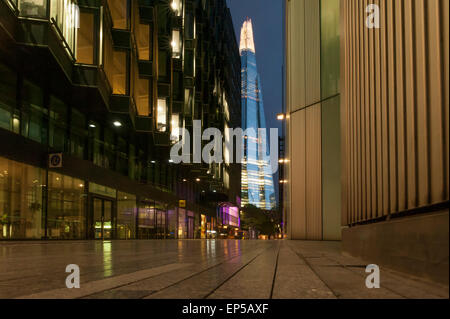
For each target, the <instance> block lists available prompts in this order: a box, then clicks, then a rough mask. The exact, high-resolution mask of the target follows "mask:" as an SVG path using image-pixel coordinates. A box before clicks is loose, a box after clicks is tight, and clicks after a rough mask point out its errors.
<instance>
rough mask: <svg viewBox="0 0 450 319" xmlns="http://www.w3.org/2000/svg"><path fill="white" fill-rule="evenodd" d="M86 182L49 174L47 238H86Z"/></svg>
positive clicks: (52, 173)
mask: <svg viewBox="0 0 450 319" xmlns="http://www.w3.org/2000/svg"><path fill="white" fill-rule="evenodd" d="M86 198H87V197H86V194H85V188H84V182H83V181H81V180H79V179H76V178H72V177H69V176H64V175H61V174H58V173H54V172H48V207H47V237H48V238H49V239H82V238H85V236H86V216H87V214H86V206H85V201H86Z"/></svg>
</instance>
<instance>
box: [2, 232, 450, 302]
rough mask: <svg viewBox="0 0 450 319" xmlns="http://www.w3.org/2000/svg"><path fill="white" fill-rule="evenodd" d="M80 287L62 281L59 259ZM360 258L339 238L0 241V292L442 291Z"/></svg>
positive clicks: (374, 294)
mask: <svg viewBox="0 0 450 319" xmlns="http://www.w3.org/2000/svg"><path fill="white" fill-rule="evenodd" d="M69 264H76V265H78V266H79V268H80V275H81V276H80V277H81V280H80V281H81V287H80V288H79V289H68V288H66V283H65V282H66V277H67V276H68V275H69V273H66V272H65V270H66V266H67V265H69ZM366 266H367V263H363V262H362V261H361V260H359V259H357V258H353V257H349V256H346V255H343V254H342V253H341V246H340V243H339V242H310V241H239V240H149V241H103V242H102V241H58V242H0V298H38V299H42V298H51V299H54V298H102V299H103V298H114V299H123V298H127V299H128V298H132V299H136V298H152V299H154V298H162V299H165V298H176V299H180V298H181V299H187V298H189V299H201V298H213V299H235V298H249V299H259V298H261V299H268V298H273V299H280V298H281V299H283V298H289V299H317V298H346V299H347V298H350V299H353V298H448V297H449V290H448V287H446V286H441V285H438V284H435V283H432V282H428V281H426V280H424V279H419V278H414V277H411V276H409V275H405V274H402V273H398V272H394V271H391V270H388V269H384V268H381V272H380V279H381V287H380V288H379V289H368V288H367V287H366V277H367V276H368V274H367V273H366V272H365V268H366Z"/></svg>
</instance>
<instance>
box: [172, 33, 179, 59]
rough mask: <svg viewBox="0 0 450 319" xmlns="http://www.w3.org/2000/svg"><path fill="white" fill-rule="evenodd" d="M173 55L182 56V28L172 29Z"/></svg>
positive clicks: (177, 57)
mask: <svg viewBox="0 0 450 319" xmlns="http://www.w3.org/2000/svg"><path fill="white" fill-rule="evenodd" d="M171 45H172V56H173V57H174V58H176V59H179V58H180V57H181V41H180V30H173V31H172V43H171Z"/></svg>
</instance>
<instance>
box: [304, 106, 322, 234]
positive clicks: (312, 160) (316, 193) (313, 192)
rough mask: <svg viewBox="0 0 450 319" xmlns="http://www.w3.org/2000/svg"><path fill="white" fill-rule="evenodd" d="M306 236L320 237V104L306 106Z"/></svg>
mask: <svg viewBox="0 0 450 319" xmlns="http://www.w3.org/2000/svg"><path fill="white" fill-rule="evenodd" d="M305 154H306V214H307V215H306V234H307V236H306V238H307V239H311V240H321V239H322V169H321V163H322V158H321V157H322V156H321V106H320V104H316V105H314V106H311V107H308V108H306V153H305Z"/></svg>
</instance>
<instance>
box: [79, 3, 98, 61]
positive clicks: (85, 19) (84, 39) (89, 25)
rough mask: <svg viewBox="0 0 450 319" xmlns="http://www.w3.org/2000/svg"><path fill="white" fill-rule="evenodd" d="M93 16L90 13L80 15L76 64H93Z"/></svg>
mask: <svg viewBox="0 0 450 319" xmlns="http://www.w3.org/2000/svg"><path fill="white" fill-rule="evenodd" d="M94 25H95V16H94V14H93V13H91V12H81V13H80V29H79V30H78V39H77V54H76V57H77V62H78V63H82V64H94V31H95V29H94Z"/></svg>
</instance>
